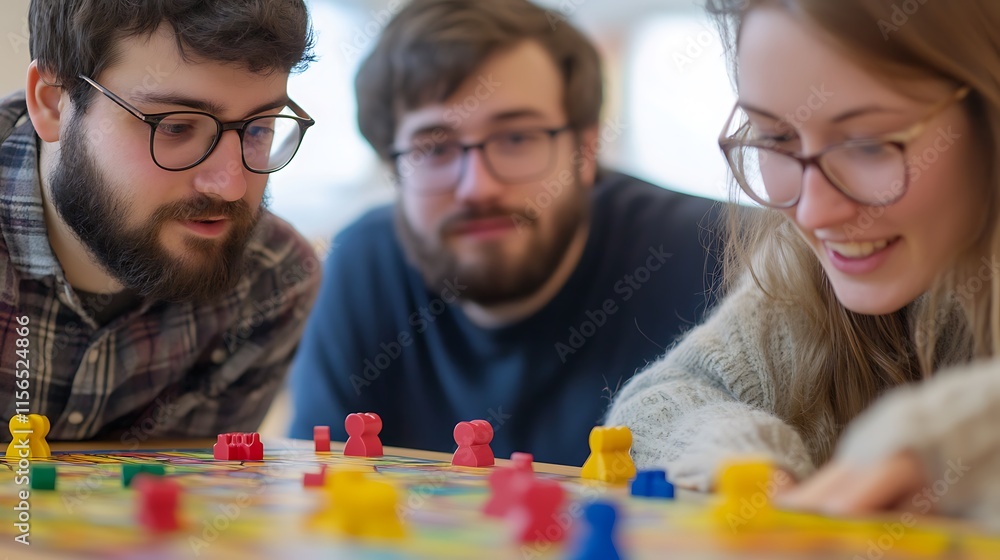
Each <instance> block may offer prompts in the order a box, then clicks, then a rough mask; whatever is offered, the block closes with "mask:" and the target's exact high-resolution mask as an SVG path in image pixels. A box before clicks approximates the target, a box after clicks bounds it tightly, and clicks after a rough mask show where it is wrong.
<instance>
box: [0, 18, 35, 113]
mask: <svg viewBox="0 0 1000 560" xmlns="http://www.w3.org/2000/svg"><path fill="white" fill-rule="evenodd" d="M28 62H29V59H28V0H3V2H2V6H0V97H4V96H6V95H7V94H8V93H10V92H12V91H14V90H17V89H22V88H24V73H25V71H26V70H27V68H28Z"/></svg>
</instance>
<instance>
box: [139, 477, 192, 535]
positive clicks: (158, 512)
mask: <svg viewBox="0 0 1000 560" xmlns="http://www.w3.org/2000/svg"><path fill="white" fill-rule="evenodd" d="M132 488H134V489H135V492H136V497H137V498H136V499H137V500H138V504H137V509H138V517H139V523H140V524H141V525H142V526H143V527H146V528H147V529H149V530H150V531H153V532H156V533H162V532H167V531H176V530H177V529H179V528H180V521H179V520H178V517H177V511H178V502H179V497H180V491H181V487H180V485H179V484H177V482H176V481H175V480H174V479H172V478H164V477H161V476H153V475H149V474H143V473H139V474H137V475H135V478H134V479H133V480H132Z"/></svg>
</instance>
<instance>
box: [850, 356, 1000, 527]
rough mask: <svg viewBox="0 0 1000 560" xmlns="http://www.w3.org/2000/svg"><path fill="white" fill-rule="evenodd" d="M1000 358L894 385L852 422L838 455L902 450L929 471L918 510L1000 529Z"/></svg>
mask: <svg viewBox="0 0 1000 560" xmlns="http://www.w3.org/2000/svg"><path fill="white" fill-rule="evenodd" d="M998 428H1000V360H997V359H993V360H990V361H986V362H980V363H976V364H972V365H965V366H958V367H955V368H952V369H949V370H945V371H941V372H939V373H936V374H935V375H934V377H933V378H932V379H931V380H929V381H927V382H926V383H922V384H916V385H908V386H905V387H900V388H898V389H895V390H894V391H892V392H891V393H889V394H888V395H886V396H885V397H884V398H882V399H881V400H880V401H878V402H877V403H876V404H875V405H873V406H872V407H871V408H870V409H868V410H867V411H865V412H864V413H863V414H862V415H861V416H859V417H858V418H857V419H855V421H854V422H852V424H851V425H850V426H849V427H848V430H847V432H846V433H845V434H844V438H843V440H842V441H841V444H840V446H839V447H838V449H837V454H836V458H837V459H838V460H840V461H844V462H847V463H851V464H855V465H862V466H866V465H870V464H872V463H873V462H875V461H877V460H879V459H882V458H885V457H888V456H890V455H893V454H895V453H897V452H900V451H903V450H909V451H913V452H916V454H917V455H918V456H919V457H920V458H921V460H922V463H923V465H924V467H925V469H926V473H927V475H928V479H929V480H928V482H929V484H928V485H927V487H926V488H924V490H923V491H922V492H920V493H918V494H916V495H914V496H913V497H912V503H911V504H907V505H908V506H912V507H913V509H914V510H915V511H918V512H920V513H926V512H927V511H929V510H931V509H934V510H936V511H938V512H940V513H944V514H948V515H964V516H968V517H974V518H979V519H988V520H990V521H991V522H992V523H994V524H996V525H997V526H998V527H1000V436H998V435H997V430H998Z"/></svg>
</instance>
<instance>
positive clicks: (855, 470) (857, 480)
mask: <svg viewBox="0 0 1000 560" xmlns="http://www.w3.org/2000/svg"><path fill="white" fill-rule="evenodd" d="M927 483H928V481H927V474H926V472H925V470H924V466H923V464H921V462H920V459H919V457H917V455H916V454H915V453H912V452H909V451H903V452H900V453H897V454H895V455H892V456H890V457H886V458H885V459H883V460H881V461H879V462H877V463H875V464H874V465H870V466H866V467H859V466H856V465H851V464H847V463H844V462H843V461H833V462H831V463H830V464H828V465H827V466H825V467H824V468H823V469H821V470H820V471H819V472H818V473H816V475H815V476H813V477H812V478H810V479H809V480H807V481H805V482H803V483H802V484H800V485H799V486H797V487H795V488H792V489H791V490H789V491H788V492H785V493H782V494H780V495H779V496H778V497H777V498H776V500H775V501H776V504H777V505H778V506H779V507H783V508H789V509H802V510H810V511H816V512H821V513H828V514H834V515H850V514H864V513H870V512H874V511H884V510H895V509H904V510H909V509H913V508H914V504H913V500H914V497H915V496H918V495H919V494H920V491H921V490H922V489H923V488H925V487H926V486H927Z"/></svg>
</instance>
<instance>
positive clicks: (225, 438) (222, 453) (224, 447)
mask: <svg viewBox="0 0 1000 560" xmlns="http://www.w3.org/2000/svg"><path fill="white" fill-rule="evenodd" d="M231 436H232V434H219V441H218V442H216V444H215V445H213V446H212V455H213V456H214V457H215V459H216V460H218V461H229V460H231V459H235V457H230V456H229V455H230V453H229V440H230V439H231Z"/></svg>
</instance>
